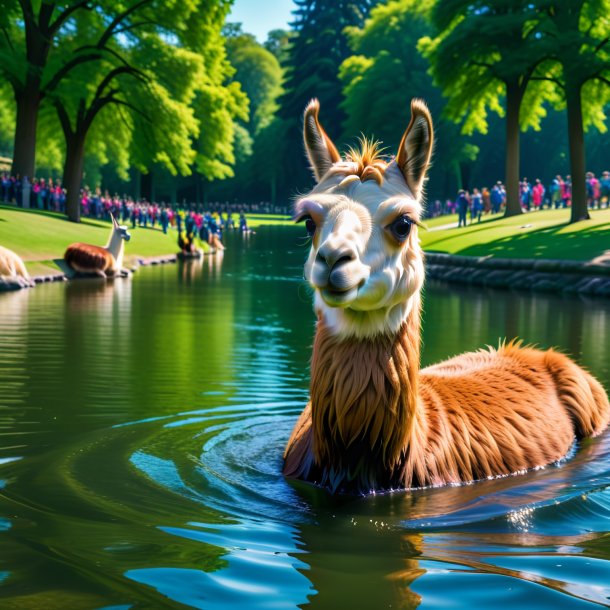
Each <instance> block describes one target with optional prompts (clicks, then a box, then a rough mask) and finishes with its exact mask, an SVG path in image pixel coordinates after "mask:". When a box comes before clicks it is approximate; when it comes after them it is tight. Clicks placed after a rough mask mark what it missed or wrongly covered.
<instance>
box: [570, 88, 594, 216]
mask: <svg viewBox="0 0 610 610" xmlns="http://www.w3.org/2000/svg"><path fill="white" fill-rule="evenodd" d="M566 92H567V93H566V104H567V108H568V140H569V142H568V145H569V148H570V173H571V174H572V215H571V217H570V222H571V223H572V222H578V221H579V220H588V219H589V218H591V217H590V216H589V210H588V209H587V186H586V182H585V167H586V166H585V133H584V128H583V124H582V88H581V86H580V85H574V84H570V83H568V82H566Z"/></svg>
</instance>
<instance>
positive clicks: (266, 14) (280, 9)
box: [227, 0, 294, 42]
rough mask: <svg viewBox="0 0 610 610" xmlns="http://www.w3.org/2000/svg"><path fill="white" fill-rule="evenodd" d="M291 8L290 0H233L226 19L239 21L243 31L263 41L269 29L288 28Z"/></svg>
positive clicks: (292, 6) (292, 5)
mask: <svg viewBox="0 0 610 610" xmlns="http://www.w3.org/2000/svg"><path fill="white" fill-rule="evenodd" d="M293 8H294V2H293V1H292V0H234V4H233V8H232V9H231V13H230V14H229V16H228V17H227V21H229V22H241V23H242V24H243V30H244V32H249V33H250V34H254V35H255V36H256V38H257V39H258V40H259V42H264V41H265V39H266V38H267V32H269V31H270V30H275V29H277V28H284V29H287V28H288V23H289V22H290V21H291V20H292V15H291V11H292V9H293Z"/></svg>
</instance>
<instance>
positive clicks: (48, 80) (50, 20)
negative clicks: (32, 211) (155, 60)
mask: <svg viewBox="0 0 610 610" xmlns="http://www.w3.org/2000/svg"><path fill="white" fill-rule="evenodd" d="M151 1H152V0H137V1H136V2H132V3H131V4H130V5H129V6H127V7H125V6H124V4H123V3H121V2H108V3H105V4H104V5H103V6H101V5H98V6H96V8H95V10H93V4H92V3H91V2H90V0H71V1H68V2H61V3H59V2H52V1H45V2H32V1H31V0H0V15H1V16H0V29H2V32H3V34H4V36H2V37H0V72H1V73H2V75H3V76H4V78H5V79H6V80H7V81H8V82H9V83H10V84H11V86H12V88H13V93H14V96H15V102H16V127H15V144H14V151H13V173H19V174H21V175H27V176H30V177H31V176H32V175H33V174H34V169H35V156H36V130H37V125H38V115H39V109H40V104H41V103H42V101H43V100H44V98H45V97H47V96H48V95H49V94H51V93H53V91H54V90H55V89H56V87H57V86H58V85H59V83H60V82H61V80H62V79H63V78H64V77H66V76H67V75H68V74H69V73H70V71H71V70H72V69H74V68H75V67H77V66H79V65H81V64H83V63H87V62H90V61H97V60H99V59H100V58H101V57H102V56H103V55H104V53H105V52H106V50H107V45H108V43H109V42H110V41H111V40H112V39H113V37H115V36H117V35H120V34H123V33H125V32H127V31H129V30H130V29H132V28H135V27H137V24H138V21H137V19H138V17H139V15H138V13H139V12H140V11H141V10H142V9H143V8H144V7H145V6H146V5H148V4H150V3H151ZM82 13H89V14H95V15H97V17H98V19H99V20H100V21H101V22H102V23H105V25H106V27H105V28H104V29H103V31H102V33H101V35H100V36H99V38H97V39H95V40H94V41H91V40H90V41H88V43H87V44H83V45H82V46H80V47H77V48H76V49H75V48H74V46H73V45H71V44H70V41H71V40H72V35H73V31H72V27H71V26H72V24H73V20H74V19H75V18H76V17H77V16H79V15H80V14H82ZM66 42H67V43H68V44H66ZM67 47H71V52H70V54H67V53H66V49H67Z"/></svg>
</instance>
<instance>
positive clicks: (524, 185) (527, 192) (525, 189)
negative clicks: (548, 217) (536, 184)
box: [520, 178, 532, 212]
mask: <svg viewBox="0 0 610 610" xmlns="http://www.w3.org/2000/svg"><path fill="white" fill-rule="evenodd" d="M520 191H521V207H523V208H525V209H526V210H527V211H528V212H529V211H530V208H531V206H532V186H531V184H530V183H529V182H528V181H527V178H523V181H522V182H521V184H520Z"/></svg>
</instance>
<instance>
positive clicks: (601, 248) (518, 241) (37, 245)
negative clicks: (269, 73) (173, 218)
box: [0, 205, 610, 274]
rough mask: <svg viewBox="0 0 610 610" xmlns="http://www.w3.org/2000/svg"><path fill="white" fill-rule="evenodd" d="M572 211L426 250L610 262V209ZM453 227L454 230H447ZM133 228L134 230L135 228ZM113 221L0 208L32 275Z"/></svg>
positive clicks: (147, 252)
mask: <svg viewBox="0 0 610 610" xmlns="http://www.w3.org/2000/svg"><path fill="white" fill-rule="evenodd" d="M568 214H569V211H567V210H556V211H555V210H553V211H547V210H544V211H542V212H532V213H530V214H524V215H522V216H518V217H515V218H508V219H504V218H502V217H500V216H495V217H491V218H486V219H485V220H483V221H482V222H481V223H475V224H473V225H469V226H467V227H466V228H463V227H462V228H460V229H458V228H457V217H456V216H443V217H441V218H434V219H432V220H428V221H426V223H425V224H426V227H427V229H423V230H421V232H420V236H421V239H422V244H423V246H424V249H425V250H427V251H431V252H447V253H450V254H461V255H465V256H496V257H505V258H534V257H536V258H551V259H553V258H554V259H573V260H591V259H595V258H598V257H604V256H605V257H606V258H607V259H608V260H610V210H602V211H593V212H592V217H593V218H592V220H590V221H586V222H580V223H577V224H576V225H569V224H567V218H568ZM248 224H249V225H250V226H251V227H253V228H255V227H258V226H261V225H291V226H292V225H293V222H292V220H290V219H289V218H287V217H286V216H281V215H273V214H270V215H263V214H249V215H248ZM447 225H450V228H446V227H447ZM130 230H131V229H130ZM109 232H110V223H107V222H102V221H98V220H90V219H83V221H82V222H81V223H80V224H74V223H71V222H68V221H67V220H65V219H64V217H63V216H61V215H59V214H55V213H52V212H41V211H34V210H22V209H16V208H14V207H11V206H3V205H0V245H3V246H6V247H7V248H10V249H11V250H14V251H15V252H17V253H18V254H19V255H20V256H21V257H22V258H23V259H24V260H25V261H26V264H27V266H28V269H29V270H30V272H31V273H32V274H38V273H49V272H50V271H57V268H56V267H55V265H54V264H53V263H52V261H53V259H56V258H62V257H63V253H64V251H65V249H66V247H67V246H68V245H69V244H70V243H72V242H75V241H84V242H89V243H93V244H100V245H103V244H104V243H106V241H107V239H108V235H109ZM131 233H132V239H131V241H130V242H129V243H128V244H127V245H126V250H125V254H126V259H127V261H128V262H129V260H130V259H131V260H133V259H135V257H137V256H140V257H141V256H161V255H166V254H172V253H174V252H176V251H177V245H176V240H175V237H176V233H175V231H170V233H169V234H168V235H163V233H162V231H161V230H160V229H151V228H147V229H143V228H140V227H136V228H135V229H133V230H131Z"/></svg>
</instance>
